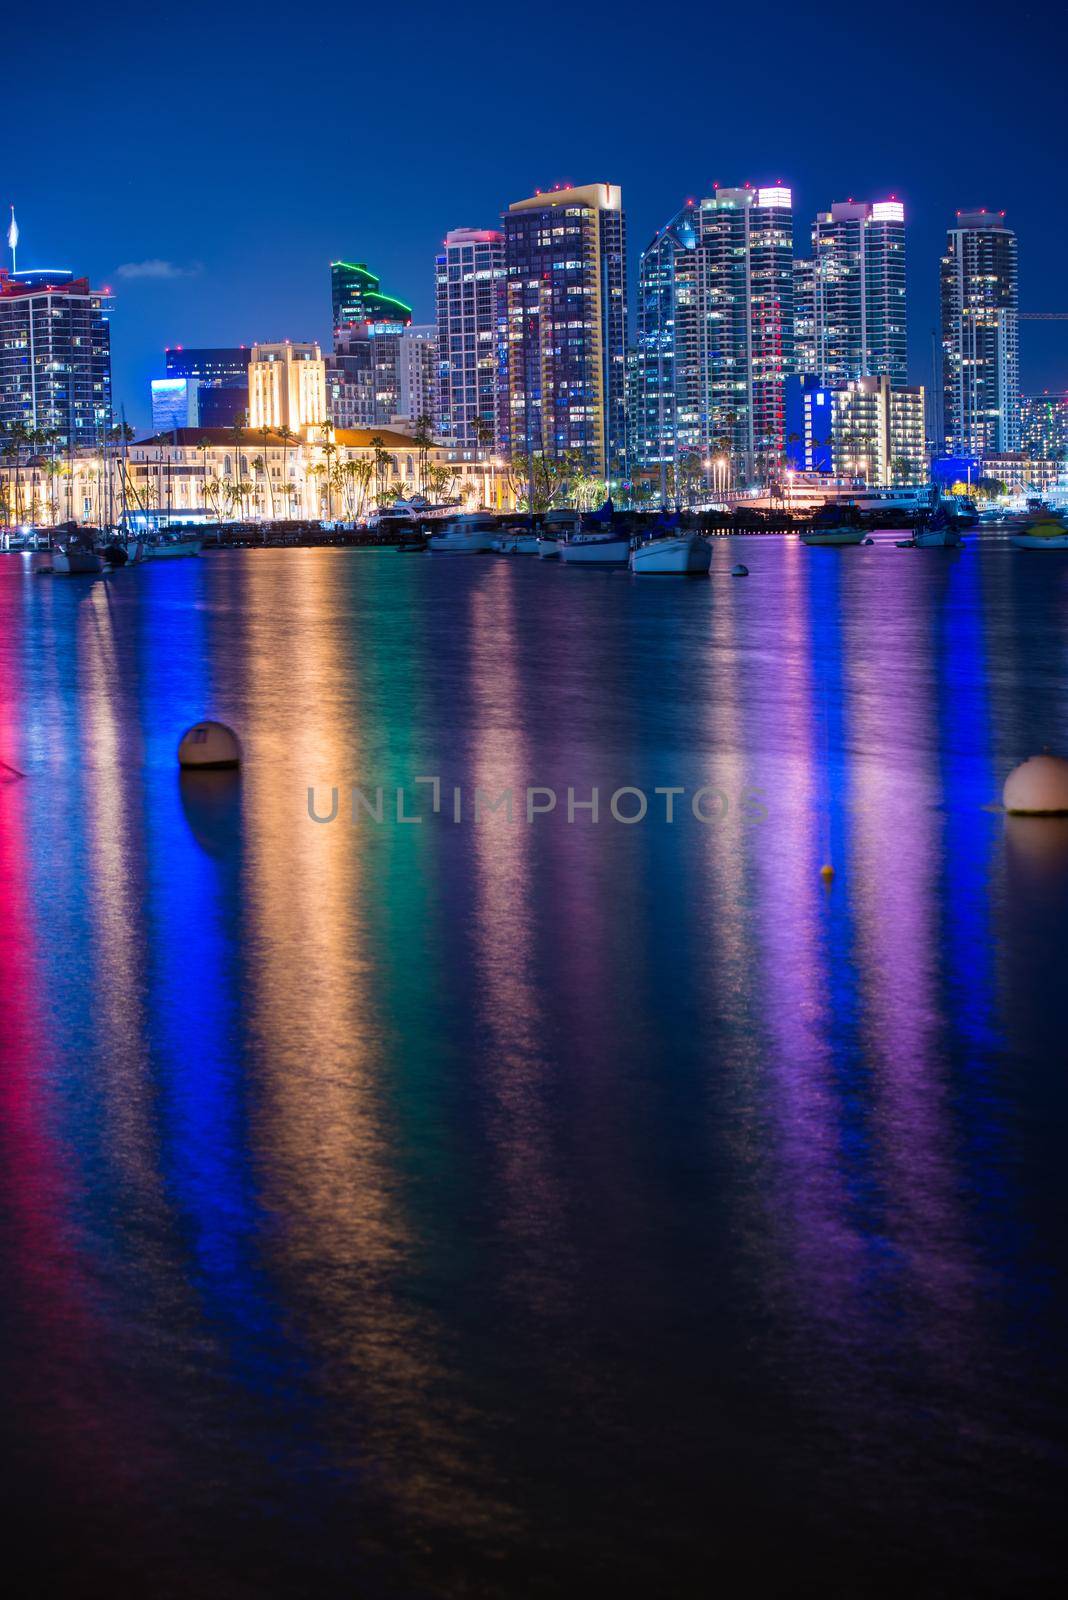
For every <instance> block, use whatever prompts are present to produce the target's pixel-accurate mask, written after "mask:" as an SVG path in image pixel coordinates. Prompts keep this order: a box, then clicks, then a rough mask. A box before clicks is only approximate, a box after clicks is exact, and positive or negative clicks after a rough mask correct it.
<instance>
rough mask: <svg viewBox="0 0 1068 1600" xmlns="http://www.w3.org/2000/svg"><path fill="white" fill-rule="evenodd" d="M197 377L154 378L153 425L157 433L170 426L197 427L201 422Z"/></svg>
mask: <svg viewBox="0 0 1068 1600" xmlns="http://www.w3.org/2000/svg"><path fill="white" fill-rule="evenodd" d="M199 390H200V385H199V383H198V382H197V380H196V379H195V378H153V379H152V426H153V428H155V430H156V432H157V433H163V432H165V431H166V429H168V428H195V427H196V426H197V425H198V423H199V422H200V405H199V402H198V394H199Z"/></svg>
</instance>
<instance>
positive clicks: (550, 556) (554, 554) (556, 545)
mask: <svg viewBox="0 0 1068 1600" xmlns="http://www.w3.org/2000/svg"><path fill="white" fill-rule="evenodd" d="M562 543H563V540H562V539H557V538H556V537H555V535H554V536H553V537H552V538H546V536H545V535H544V534H542V535H541V537H540V538H539V540H538V555H539V557H540V558H541V560H542V561H558V560H559V558H560V546H561V544H562Z"/></svg>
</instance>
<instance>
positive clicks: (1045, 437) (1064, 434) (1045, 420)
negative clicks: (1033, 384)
mask: <svg viewBox="0 0 1068 1600" xmlns="http://www.w3.org/2000/svg"><path fill="white" fill-rule="evenodd" d="M1020 449H1021V450H1022V451H1023V452H1024V454H1025V455H1028V456H1032V457H1034V458H1036V459H1037V458H1041V457H1046V458H1048V459H1050V460H1056V459H1064V458H1065V457H1066V456H1068V394H1032V395H1026V396H1022V397H1021V399H1020Z"/></svg>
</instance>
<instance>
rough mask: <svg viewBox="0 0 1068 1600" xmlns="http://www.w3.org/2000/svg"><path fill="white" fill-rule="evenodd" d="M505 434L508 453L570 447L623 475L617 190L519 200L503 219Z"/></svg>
mask: <svg viewBox="0 0 1068 1600" xmlns="http://www.w3.org/2000/svg"><path fill="white" fill-rule="evenodd" d="M504 232H505V253H506V262H507V270H508V278H507V318H508V435H509V441H510V448H511V451H512V453H513V455H516V454H520V455H523V454H542V453H543V454H545V455H548V456H560V455H562V454H563V453H565V452H571V451H574V452H575V453H576V454H577V455H579V456H580V457H581V458H582V459H583V461H584V462H585V463H586V465H587V467H588V469H589V470H590V471H592V472H594V473H596V474H597V475H598V476H601V477H603V478H605V479H607V480H612V479H614V478H621V477H622V476H624V474H625V471H626V462H627V433H626V351H627V305H626V225H625V219H624V214H623V203H622V198H621V194H620V190H619V188H618V187H617V186H616V185H615V184H608V183H597V184H588V185H586V186H584V187H581V188H574V189H556V190H552V191H550V192H548V193H546V194H540V195H533V196H531V197H530V198H529V199H527V200H518V201H516V202H515V203H514V204H513V205H512V206H510V207H509V209H508V211H507V212H506V213H505V216H504Z"/></svg>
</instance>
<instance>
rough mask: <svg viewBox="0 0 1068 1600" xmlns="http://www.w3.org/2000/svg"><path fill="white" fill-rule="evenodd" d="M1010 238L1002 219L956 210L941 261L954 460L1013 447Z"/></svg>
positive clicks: (1015, 397)
mask: <svg viewBox="0 0 1068 1600" xmlns="http://www.w3.org/2000/svg"><path fill="white" fill-rule="evenodd" d="M1018 316H1019V301H1018V285H1017V252H1016V235H1015V233H1014V232H1013V231H1012V229H1011V228H1009V227H1008V226H1007V225H1006V223H1005V213H1004V212H1003V211H1001V212H994V211H966V212H958V213H957V219H956V222H955V223H954V224H953V226H952V227H951V228H950V229H949V230H948V233H947V236H946V253H945V255H944V256H943V257H942V393H943V425H944V429H945V443H946V448H947V450H949V451H950V452H951V453H952V454H954V455H959V456H977V457H983V456H989V455H995V454H1005V453H1006V452H1011V451H1014V450H1016V449H1018V447H1019V437H1020V428H1019V391H1020V358H1019V335H1018Z"/></svg>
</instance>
